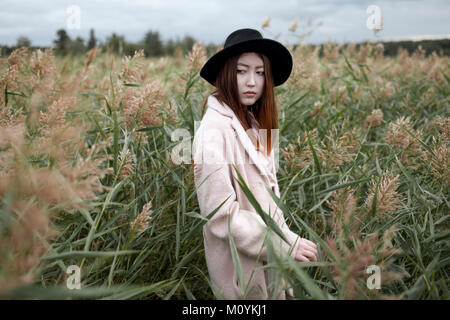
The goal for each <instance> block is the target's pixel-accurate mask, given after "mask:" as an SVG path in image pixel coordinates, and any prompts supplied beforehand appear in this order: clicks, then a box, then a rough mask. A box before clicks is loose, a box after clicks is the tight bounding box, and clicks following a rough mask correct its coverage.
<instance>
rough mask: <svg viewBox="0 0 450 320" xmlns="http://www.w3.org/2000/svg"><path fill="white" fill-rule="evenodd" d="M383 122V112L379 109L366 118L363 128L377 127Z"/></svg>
mask: <svg viewBox="0 0 450 320" xmlns="http://www.w3.org/2000/svg"><path fill="white" fill-rule="evenodd" d="M382 122H383V111H381V109H374V110H372V113H371V114H370V115H369V116H367V118H366V122H365V127H366V128H368V127H371V128H374V127H378V126H379V125H380V124H381V123H382Z"/></svg>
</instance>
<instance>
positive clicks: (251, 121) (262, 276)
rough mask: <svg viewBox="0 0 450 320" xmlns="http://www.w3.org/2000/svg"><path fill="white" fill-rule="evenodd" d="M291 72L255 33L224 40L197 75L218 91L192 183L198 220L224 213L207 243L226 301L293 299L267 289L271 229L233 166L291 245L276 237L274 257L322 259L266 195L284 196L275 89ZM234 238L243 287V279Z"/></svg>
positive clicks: (283, 53)
mask: <svg viewBox="0 0 450 320" xmlns="http://www.w3.org/2000/svg"><path fill="white" fill-rule="evenodd" d="M291 70H292V56H291V54H290V53H289V51H288V49H286V48H285V47H284V46H283V45H282V44H280V43H279V42H277V41H274V40H271V39H266V38H263V37H262V35H261V34H260V33H259V32H258V31H257V30H253V29H240V30H236V31H234V32H233V33H231V34H230V35H229V36H228V37H227V39H226V41H225V44H224V48H223V49H222V50H221V51H219V52H217V53H216V54H215V55H213V56H212V57H211V58H210V59H209V60H208V61H207V62H206V63H205V65H204V66H203V67H202V69H201V71H200V76H201V77H202V78H204V79H205V80H207V81H208V82H209V83H211V84H212V85H214V86H215V87H216V90H215V91H214V92H213V93H212V94H211V95H209V96H208V98H207V104H208V108H207V110H206V113H204V108H205V105H204V106H203V110H202V115H203V114H204V115H203V117H202V121H201V124H200V126H199V128H198V129H197V131H196V133H195V137H194V141H193V145H192V148H193V149H192V150H193V155H194V178H195V185H196V190H197V197H198V201H199V206H200V211H201V214H202V215H203V216H205V217H206V216H208V215H209V214H210V213H212V212H213V211H214V210H215V209H216V208H219V209H218V210H217V211H216V212H215V213H214V214H213V215H212V217H211V218H210V219H209V221H208V222H207V223H206V224H205V226H204V228H203V237H204V245H205V255H206V262H207V266H208V271H209V275H210V277H211V280H212V284H213V286H214V287H215V288H216V289H217V290H219V292H220V293H221V294H222V295H223V296H224V297H225V298H226V299H241V298H249V299H267V298H270V296H271V291H270V290H276V296H277V297H278V299H286V298H290V297H291V295H292V289H290V290H289V289H288V288H287V287H285V286H284V285H280V286H279V288H269V279H268V272H267V270H264V269H261V267H263V266H264V265H265V264H266V263H267V246H266V245H265V244H264V242H265V241H268V240H267V239H266V234H267V229H268V227H267V226H266V224H265V223H264V220H263V219H262V218H261V216H260V215H259V214H258V213H257V211H256V209H255V208H254V207H253V206H252V204H251V203H250V201H249V200H248V198H247V196H246V195H245V193H244V191H243V189H242V188H241V186H240V184H239V183H238V175H237V173H236V171H235V169H234V166H235V167H236V169H237V170H238V172H239V173H240V175H241V176H242V178H243V179H244V181H245V183H246V184H247V185H248V187H249V189H250V191H251V192H252V194H253V195H254V197H255V198H256V200H257V201H258V203H259V204H260V206H261V208H262V209H263V210H264V211H265V212H266V213H267V214H270V216H271V217H272V219H273V220H274V221H275V222H276V224H277V225H278V227H279V228H280V230H281V231H282V233H283V234H284V236H285V238H286V239H287V240H289V243H286V242H285V241H283V240H282V239H281V237H279V236H278V235H277V234H275V233H273V232H272V237H270V239H272V242H271V243H272V245H273V249H274V252H275V254H277V255H279V256H282V255H283V254H284V255H285V254H290V255H291V256H292V257H293V258H295V259H296V260H298V261H304V262H306V261H317V248H316V244H314V243H313V242H311V241H309V240H307V239H304V238H301V237H300V236H298V235H297V234H295V233H294V232H292V231H291V230H290V229H289V228H288V226H287V225H286V222H285V219H284V217H283V214H282V212H281V210H280V209H279V208H278V207H277V205H276V203H275V201H274V200H273V199H272V197H271V196H270V194H269V191H268V189H266V188H269V189H271V190H272V191H273V192H274V193H275V194H276V195H277V196H278V197H280V192H279V189H278V182H277V177H276V173H275V158H274V152H273V149H274V145H273V144H274V142H273V140H275V139H274V137H277V132H278V130H277V129H278V111H277V106H276V103H275V98H274V86H279V85H281V84H283V83H284V82H285V81H286V80H287V79H288V78H289V76H290V73H291ZM264 133H266V134H264ZM229 230H230V232H229ZM230 236H231V237H232V239H233V241H234V244H235V247H236V250H237V253H238V257H239V260H240V264H241V267H242V271H243V278H244V283H239V281H238V275H237V272H236V270H235V267H234V263H233V259H232V247H231V244H230V243H231V242H230ZM263 244H264V245H263ZM244 287H245V290H244V291H243V290H242V289H241V288H244Z"/></svg>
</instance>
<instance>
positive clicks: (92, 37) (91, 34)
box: [87, 29, 97, 50]
mask: <svg viewBox="0 0 450 320" xmlns="http://www.w3.org/2000/svg"><path fill="white" fill-rule="evenodd" d="M96 45H97V39H96V38H95V35H94V29H91V30H90V32H89V41H88V45H87V47H88V50H91V49H92V48H93V47H95V46H96Z"/></svg>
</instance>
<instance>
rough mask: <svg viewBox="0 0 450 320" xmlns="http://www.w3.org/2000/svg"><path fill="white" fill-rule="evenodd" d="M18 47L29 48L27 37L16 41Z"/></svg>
mask: <svg viewBox="0 0 450 320" xmlns="http://www.w3.org/2000/svg"><path fill="white" fill-rule="evenodd" d="M17 46H18V47H29V46H31V40H30V39H29V38H28V37H25V36H21V37H19V38H18V39H17Z"/></svg>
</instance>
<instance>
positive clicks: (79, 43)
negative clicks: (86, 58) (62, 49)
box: [70, 37, 86, 55]
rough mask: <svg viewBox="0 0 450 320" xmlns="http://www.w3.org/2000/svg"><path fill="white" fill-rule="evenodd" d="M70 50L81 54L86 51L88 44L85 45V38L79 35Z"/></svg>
mask: <svg viewBox="0 0 450 320" xmlns="http://www.w3.org/2000/svg"><path fill="white" fill-rule="evenodd" d="M70 52H71V53H73V54H75V55H79V54H82V53H84V52H86V46H85V45H84V40H83V39H82V38H80V37H77V38H76V39H75V40H73V41H72V42H71V43H70Z"/></svg>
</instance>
